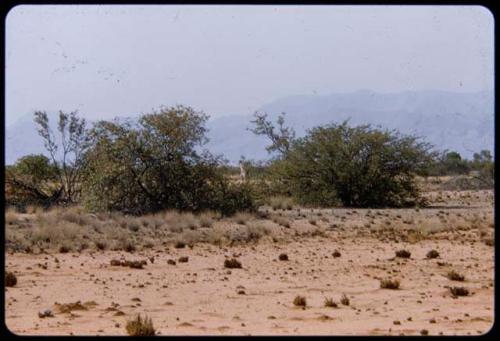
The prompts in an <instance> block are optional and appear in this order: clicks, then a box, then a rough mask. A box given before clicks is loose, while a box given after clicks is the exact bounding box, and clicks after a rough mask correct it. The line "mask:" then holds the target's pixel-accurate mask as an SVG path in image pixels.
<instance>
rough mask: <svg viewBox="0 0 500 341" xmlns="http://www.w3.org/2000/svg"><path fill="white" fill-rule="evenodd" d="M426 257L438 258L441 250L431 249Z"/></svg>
mask: <svg viewBox="0 0 500 341" xmlns="http://www.w3.org/2000/svg"><path fill="white" fill-rule="evenodd" d="M426 257H427V258H428V259H432V258H438V257H439V252H437V251H436V250H430V251H429V252H427V255H426Z"/></svg>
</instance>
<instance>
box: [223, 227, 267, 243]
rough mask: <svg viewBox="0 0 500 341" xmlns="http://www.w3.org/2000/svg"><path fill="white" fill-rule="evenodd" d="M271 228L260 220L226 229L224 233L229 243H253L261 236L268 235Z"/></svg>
mask: <svg viewBox="0 0 500 341" xmlns="http://www.w3.org/2000/svg"><path fill="white" fill-rule="evenodd" d="M270 233H271V230H270V229H269V228H268V227H267V226H265V225H263V224H262V223H260V222H253V223H252V224H247V225H244V226H240V227H238V228H235V229H230V230H227V231H226V232H225V233H224V236H225V237H226V239H228V240H229V242H230V243H231V244H235V243H242V244H243V243H255V242H257V241H259V240H260V239H261V238H262V237H263V236H266V235H269V234H270Z"/></svg>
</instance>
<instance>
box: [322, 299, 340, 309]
mask: <svg viewBox="0 0 500 341" xmlns="http://www.w3.org/2000/svg"><path fill="white" fill-rule="evenodd" d="M324 305H325V307H330V308H337V307H338V304H337V302H335V301H334V300H333V298H325V303H324Z"/></svg>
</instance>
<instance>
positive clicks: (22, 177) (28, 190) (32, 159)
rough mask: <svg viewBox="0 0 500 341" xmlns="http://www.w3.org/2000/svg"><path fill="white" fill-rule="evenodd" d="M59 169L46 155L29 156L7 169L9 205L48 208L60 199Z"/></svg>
mask: <svg viewBox="0 0 500 341" xmlns="http://www.w3.org/2000/svg"><path fill="white" fill-rule="evenodd" d="M56 174H57V169H56V167H55V166H54V165H53V164H51V163H50V160H49V159H48V158H47V157H46V156H44V155H33V154H32V155H27V156H24V157H22V158H20V159H18V160H17V161H16V163H15V164H14V165H12V166H7V167H6V168H5V185H6V186H5V196H6V201H7V203H9V204H13V205H18V206H24V205H28V204H38V205H45V206H48V205H50V204H51V203H53V202H54V201H55V200H57V199H58V197H59V196H60V189H59V188H58V187H57V185H56V186H54V182H55V181H56V180H57V176H56Z"/></svg>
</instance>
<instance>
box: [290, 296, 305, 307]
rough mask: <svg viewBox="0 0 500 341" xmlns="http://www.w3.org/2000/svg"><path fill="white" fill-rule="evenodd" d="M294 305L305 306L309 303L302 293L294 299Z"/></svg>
mask: <svg viewBox="0 0 500 341" xmlns="http://www.w3.org/2000/svg"><path fill="white" fill-rule="evenodd" d="M293 305H294V306H296V307H305V306H306V305H307V302H306V298H305V297H304V296H300V295H297V296H295V298H294V299H293Z"/></svg>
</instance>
